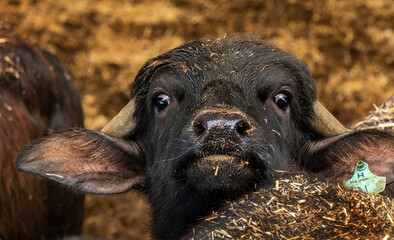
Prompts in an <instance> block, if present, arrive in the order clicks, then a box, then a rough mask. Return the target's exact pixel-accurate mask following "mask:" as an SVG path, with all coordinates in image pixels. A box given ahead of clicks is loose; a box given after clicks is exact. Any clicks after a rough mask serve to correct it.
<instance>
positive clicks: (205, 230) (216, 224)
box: [184, 173, 394, 239]
mask: <svg viewBox="0 0 394 240" xmlns="http://www.w3.org/2000/svg"><path fill="white" fill-rule="evenodd" d="M289 175H290V176H289ZM393 217H394V200H390V199H389V198H387V197H383V196H382V195H379V194H371V195H367V194H366V193H364V192H361V191H359V190H355V189H348V188H346V187H343V186H340V185H333V184H326V183H322V182H320V181H313V180H310V179H308V178H307V177H305V176H303V175H291V174H289V173H288V174H285V176H284V177H282V178H281V179H279V180H277V183H276V186H273V187H270V188H264V189H261V190H259V191H258V192H255V193H251V194H248V195H247V196H244V197H242V198H241V199H240V200H237V201H231V202H228V203H227V204H226V205H225V207H224V208H223V209H220V210H219V211H214V212H213V213H212V214H211V215H210V216H209V217H208V218H206V219H203V223H201V224H200V225H198V226H197V227H195V228H194V229H193V230H192V232H191V233H190V234H189V235H188V236H186V237H185V238H184V239H383V238H385V237H386V238H390V237H391V238H392V237H394V222H393Z"/></svg>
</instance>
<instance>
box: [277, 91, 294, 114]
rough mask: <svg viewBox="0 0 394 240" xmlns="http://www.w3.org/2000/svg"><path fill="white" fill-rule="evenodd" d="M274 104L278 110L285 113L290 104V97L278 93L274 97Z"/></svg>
mask: <svg viewBox="0 0 394 240" xmlns="http://www.w3.org/2000/svg"><path fill="white" fill-rule="evenodd" d="M274 102H275V104H276V106H278V108H280V109H281V110H282V111H285V110H286V108H287V107H288V106H289V104H290V97H289V96H288V95H286V94H284V93H278V94H276V95H275V97H274Z"/></svg>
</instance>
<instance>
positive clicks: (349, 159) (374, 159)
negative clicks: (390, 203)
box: [300, 130, 394, 197]
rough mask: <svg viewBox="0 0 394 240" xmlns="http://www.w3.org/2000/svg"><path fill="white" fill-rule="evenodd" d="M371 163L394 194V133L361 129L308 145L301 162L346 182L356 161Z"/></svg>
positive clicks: (371, 168) (393, 195) (392, 195)
mask: <svg viewBox="0 0 394 240" xmlns="http://www.w3.org/2000/svg"><path fill="white" fill-rule="evenodd" d="M360 160H362V161H365V162H367V163H368V165H369V168H370V170H371V172H372V173H373V174H375V175H378V176H385V177H386V183H387V186H386V190H385V192H384V193H385V194H387V195H389V196H391V197H394V133H392V132H383V131H379V130H360V131H353V132H349V133H344V134H341V135H338V136H334V137H330V138H326V139H323V140H320V141H313V142H309V143H307V144H306V145H305V147H304V149H303V151H302V154H301V156H300V163H301V166H302V167H303V168H305V169H306V170H307V171H310V172H313V173H318V174H319V175H320V176H322V177H325V178H328V179H330V180H333V181H335V182H345V181H347V180H349V179H350V178H351V177H352V176H353V173H354V169H355V166H356V162H357V161H360Z"/></svg>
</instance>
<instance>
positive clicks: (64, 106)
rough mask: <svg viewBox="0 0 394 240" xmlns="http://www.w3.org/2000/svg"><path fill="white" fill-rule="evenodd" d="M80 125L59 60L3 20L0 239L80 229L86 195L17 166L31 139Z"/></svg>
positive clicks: (72, 93)
mask: <svg viewBox="0 0 394 240" xmlns="http://www.w3.org/2000/svg"><path fill="white" fill-rule="evenodd" d="M0 24H1V22H0ZM78 126H83V114H82V107H81V103H80V97H79V94H78V92H77V90H76V88H75V87H74V85H73V83H72V80H71V78H70V77H69V75H68V74H67V73H66V72H65V71H64V69H63V67H62V66H61V65H60V63H59V61H58V60H57V59H56V58H55V57H54V56H52V55H51V54H49V53H48V52H46V51H45V50H42V49H40V48H39V47H38V46H36V45H34V44H33V43H31V42H30V41H29V40H28V39H26V38H24V37H22V36H20V35H18V34H16V33H15V32H12V31H11V30H9V29H8V28H6V27H1V25H0V239H54V238H57V237H62V236H65V235H68V234H72V235H74V234H79V233H81V231H82V220H83V218H82V217H83V200H84V198H83V196H81V195H80V196H77V195H76V194H75V193H74V192H71V191H69V190H67V189H65V188H64V187H61V186H57V185H55V184H54V183H53V182H50V181H47V180H43V179H38V178H34V177H32V176H31V175H28V174H24V173H21V172H19V171H17V169H16V168H15V159H16V157H17V153H18V151H20V149H21V147H22V146H25V145H27V144H29V143H30V141H31V140H32V139H35V138H37V137H40V136H43V135H44V134H46V133H47V132H48V131H49V130H59V129H63V128H70V127H78Z"/></svg>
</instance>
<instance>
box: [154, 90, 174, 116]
mask: <svg viewBox="0 0 394 240" xmlns="http://www.w3.org/2000/svg"><path fill="white" fill-rule="evenodd" d="M170 103H171V98H170V97H169V96H167V95H166V94H163V93H162V94H159V95H157V96H156V99H155V107H156V108H157V110H158V111H159V112H160V111H162V110H164V109H165V108H166V107H167V106H168V105H170Z"/></svg>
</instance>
